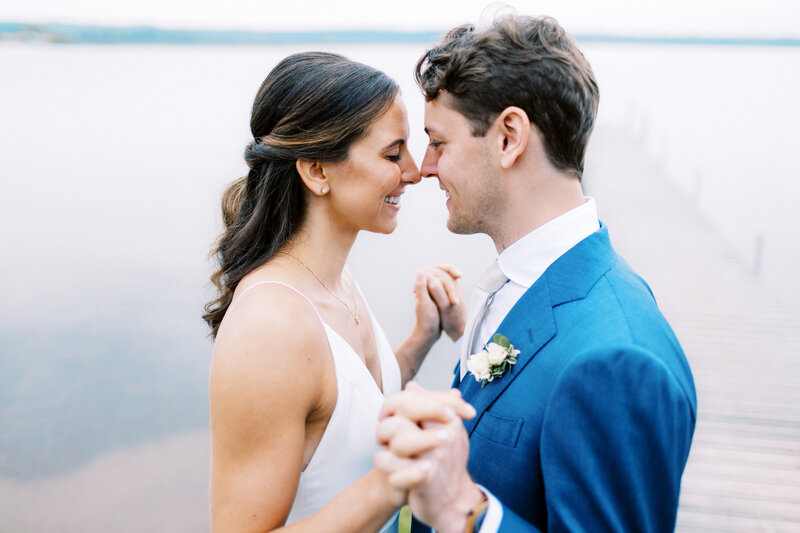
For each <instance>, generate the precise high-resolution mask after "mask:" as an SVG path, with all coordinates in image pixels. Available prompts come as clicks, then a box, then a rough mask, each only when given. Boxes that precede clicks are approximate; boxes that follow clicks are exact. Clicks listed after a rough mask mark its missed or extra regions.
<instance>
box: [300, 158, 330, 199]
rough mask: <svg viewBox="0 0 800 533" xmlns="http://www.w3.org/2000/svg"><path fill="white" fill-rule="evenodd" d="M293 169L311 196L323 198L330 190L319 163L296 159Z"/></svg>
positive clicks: (322, 167)
mask: <svg viewBox="0 0 800 533" xmlns="http://www.w3.org/2000/svg"><path fill="white" fill-rule="evenodd" d="M295 168H297V173H298V174H300V179H301V180H303V183H305V184H306V187H307V188H308V190H309V191H311V193H312V194H315V195H317V196H325V194H327V192H328V191H329V190H330V184H329V183H328V177H327V176H326V175H325V168H324V166H323V165H322V163H320V162H319V161H306V160H305V159H298V160H297V161H296V162H295Z"/></svg>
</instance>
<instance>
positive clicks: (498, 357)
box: [486, 342, 517, 365]
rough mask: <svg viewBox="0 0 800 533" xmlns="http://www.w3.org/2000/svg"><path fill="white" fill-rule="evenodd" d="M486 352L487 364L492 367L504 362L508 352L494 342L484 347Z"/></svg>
mask: <svg viewBox="0 0 800 533" xmlns="http://www.w3.org/2000/svg"><path fill="white" fill-rule="evenodd" d="M486 350H487V351H488V352H489V363H491V364H493V365H499V364H500V363H502V362H503V361H505V360H506V357H507V356H508V351H507V350H506V349H505V348H504V347H503V346H500V345H499V344H497V343H494V342H491V343H489V345H488V346H486ZM515 351H517V350H515Z"/></svg>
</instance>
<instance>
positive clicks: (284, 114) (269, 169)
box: [203, 52, 399, 337]
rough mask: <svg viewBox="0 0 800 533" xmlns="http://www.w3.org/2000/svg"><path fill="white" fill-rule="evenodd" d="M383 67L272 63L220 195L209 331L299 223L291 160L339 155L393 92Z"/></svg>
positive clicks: (312, 59)
mask: <svg viewBox="0 0 800 533" xmlns="http://www.w3.org/2000/svg"><path fill="white" fill-rule="evenodd" d="M398 90H399V89H398V86H397V84H396V83H395V82H394V80H392V79H391V78H389V77H388V76H387V75H386V74H384V73H383V72H381V71H379V70H376V69H374V68H372V67H369V66H367V65H363V64H361V63H357V62H355V61H351V60H349V59H347V58H345V57H342V56H340V55H337V54H330V53H326V52H305V53H300V54H293V55H291V56H289V57H287V58H286V59H284V60H283V61H281V62H280V63H278V65H277V66H276V67H275V68H274V69H272V71H271V72H270V73H269V75H267V78H266V79H265V80H264V82H263V83H262V84H261V88H260V89H259V91H258V94H257V95H256V98H255V101H254V103H253V111H252V115H251V118H250V130H251V131H252V133H253V141H252V142H251V143H250V144H249V145H248V146H247V148H246V149H245V151H244V158H245V161H247V164H248V166H249V167H250V171H249V173H248V174H247V176H245V177H243V178H240V179H238V180H236V181H234V182H233V184H231V186H230V187H229V188H228V189H227V191H225V194H224V195H223V197H222V221H223V224H224V226H225V229H224V231H223V233H222V235H221V236H220V238H219V239H218V241H217V243H216V247H215V248H214V250H213V255H214V256H216V259H217V261H218V262H219V269H218V270H217V271H216V272H214V274H213V275H212V276H211V281H212V282H213V283H214V285H215V286H216V287H217V290H218V295H217V297H216V298H215V299H214V300H212V301H211V302H209V303H208V304H206V306H205V311H206V313H205V314H204V315H203V319H204V320H205V321H206V322H207V323H208V325H209V326H210V327H211V335H212V337H216V335H217V331H218V329H219V325H220V323H221V322H222V317H223V316H225V312H226V311H227V310H228V307H229V306H230V304H231V300H232V298H233V293H234V291H235V290H236V286H237V285H238V284H239V281H241V279H242V278H243V277H244V276H245V275H247V274H248V273H249V272H252V271H253V270H254V269H256V268H257V267H259V266H261V265H263V264H264V263H265V262H267V261H268V260H269V259H270V258H271V257H272V256H273V255H275V253H276V252H277V251H278V250H280V249H281V248H282V247H283V246H284V245H285V244H286V243H287V242H288V241H289V239H291V237H292V236H293V235H294V234H295V233H296V232H297V230H298V229H299V228H300V226H301V225H302V224H303V221H304V219H305V214H306V207H307V205H306V204H307V200H306V191H305V185H304V184H303V181H302V179H301V178H300V175H299V174H298V173H297V168H296V165H295V163H296V161H297V160H298V159H303V160H307V161H319V162H329V163H335V162H339V161H344V160H345V159H347V156H348V154H349V151H350V147H351V146H352V145H353V144H354V143H355V142H357V141H358V140H360V139H361V138H363V137H364V136H365V135H366V133H367V129H368V128H369V126H370V124H371V123H372V122H373V121H374V120H375V119H376V118H378V117H379V116H381V115H382V114H383V113H384V112H385V111H386V110H387V109H388V108H389V105H390V104H391V102H392V101H393V100H394V98H395V96H396V95H397V93H398Z"/></svg>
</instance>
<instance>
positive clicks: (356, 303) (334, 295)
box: [278, 252, 361, 326]
mask: <svg viewBox="0 0 800 533" xmlns="http://www.w3.org/2000/svg"><path fill="white" fill-rule="evenodd" d="M278 253H279V254H282V255H288V256H289V257H291V258H292V259H294V260H295V261H297V262H298V263H300V264H301V265H303V266H304V267H306V270H308V271H309V272H311V275H312V276H314V277H315V278H316V280H317V281H319V284H320V285H322V288H324V289H325V290H326V291H328V292H329V293H330V295H331V296H333V297H334V298H336V299H337V300H339V301H340V302H342V305H343V306H344V307H345V309H347V311H348V312H349V313H350V314H351V315H352V316H353V320H355V321H356V326H358V325H359V324H361V320H359V318H358V302H357V301H356V298H355V296H354V297H353V307H354V308H355V310H356V311H355V313H354V312H353V310H352V309H350V306H349V305H347V302H345V301H344V300H342V299H341V298H339V296H337V295H336V293H335V292H333V291H332V290H330V289H329V288H328V286H327V285H325V283H324V282H323V281H322V280H321V279H319V276H317V275H316V274H314V271H313V270H311V267H310V266H308V265H307V264H305V263H304V262H303V261H301V260H300V258H299V257H295V256H293V255H292V254H290V253H289V252H278Z"/></svg>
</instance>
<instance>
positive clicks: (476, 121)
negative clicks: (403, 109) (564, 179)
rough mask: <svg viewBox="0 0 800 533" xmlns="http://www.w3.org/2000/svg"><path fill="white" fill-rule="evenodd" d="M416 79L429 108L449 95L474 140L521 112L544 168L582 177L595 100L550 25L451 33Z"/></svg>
mask: <svg viewBox="0 0 800 533" xmlns="http://www.w3.org/2000/svg"><path fill="white" fill-rule="evenodd" d="M415 77H416V80H417V84H418V85H419V86H420V88H422V91H423V93H424V94H425V98H426V100H427V101H432V100H435V99H436V97H437V96H439V94H440V93H441V92H442V91H444V92H447V93H449V94H450V95H451V96H452V97H453V102H454V103H453V105H454V107H455V109H456V110H457V111H458V112H460V113H461V114H462V115H464V116H465V117H466V118H467V119H468V120H469V121H470V123H471V126H472V134H473V135H475V136H476V137H482V136H484V135H485V134H486V131H487V130H488V129H489V126H490V125H491V123H492V121H493V120H494V119H495V118H496V117H497V115H498V114H500V112H502V111H503V110H504V109H506V108H507V107H509V106H516V107H519V108H521V109H523V110H524V111H525V112H526V113H527V114H528V118H529V119H530V120H531V122H532V123H533V124H535V125H536V127H537V128H538V129H539V131H540V132H541V133H542V137H543V141H544V146H545V150H546V152H547V157H548V159H549V160H550V162H551V163H552V164H553V165H554V166H555V167H556V168H558V169H560V170H563V171H567V172H569V173H571V174H573V175H574V176H576V177H577V178H579V179H580V178H581V177H582V175H583V160H584V156H585V153H586V145H587V143H588V141H589V135H590V134H591V132H592V127H593V126H594V119H595V116H596V115H597V104H598V100H599V93H598V89H597V82H596V81H595V78H594V74H593V73H592V69H591V67H590V66H589V63H588V62H587V61H586V58H584V56H583V54H582V53H581V51H580V50H579V49H578V46H577V45H576V43H575V41H573V39H572V38H571V37H570V36H569V35H567V33H566V32H565V31H564V29H563V28H562V27H561V26H559V25H558V23H557V22H556V21H555V20H554V19H552V18H549V17H538V18H534V17H528V16H520V15H511V16H504V17H501V18H498V19H496V20H495V21H494V22H493V23H492V25H491V26H490V27H489V28H487V29H485V30H483V31H476V30H475V27H474V26H471V25H464V26H459V27H457V28H454V29H452V30H450V31H449V32H448V33H447V34H446V35H445V36H444V37H443V38H442V40H441V42H439V44H437V45H436V46H434V47H433V48H431V49H430V50H428V52H426V53H425V55H423V56H422V58H420V60H419V62H418V63H417V69H416V72H415Z"/></svg>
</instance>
